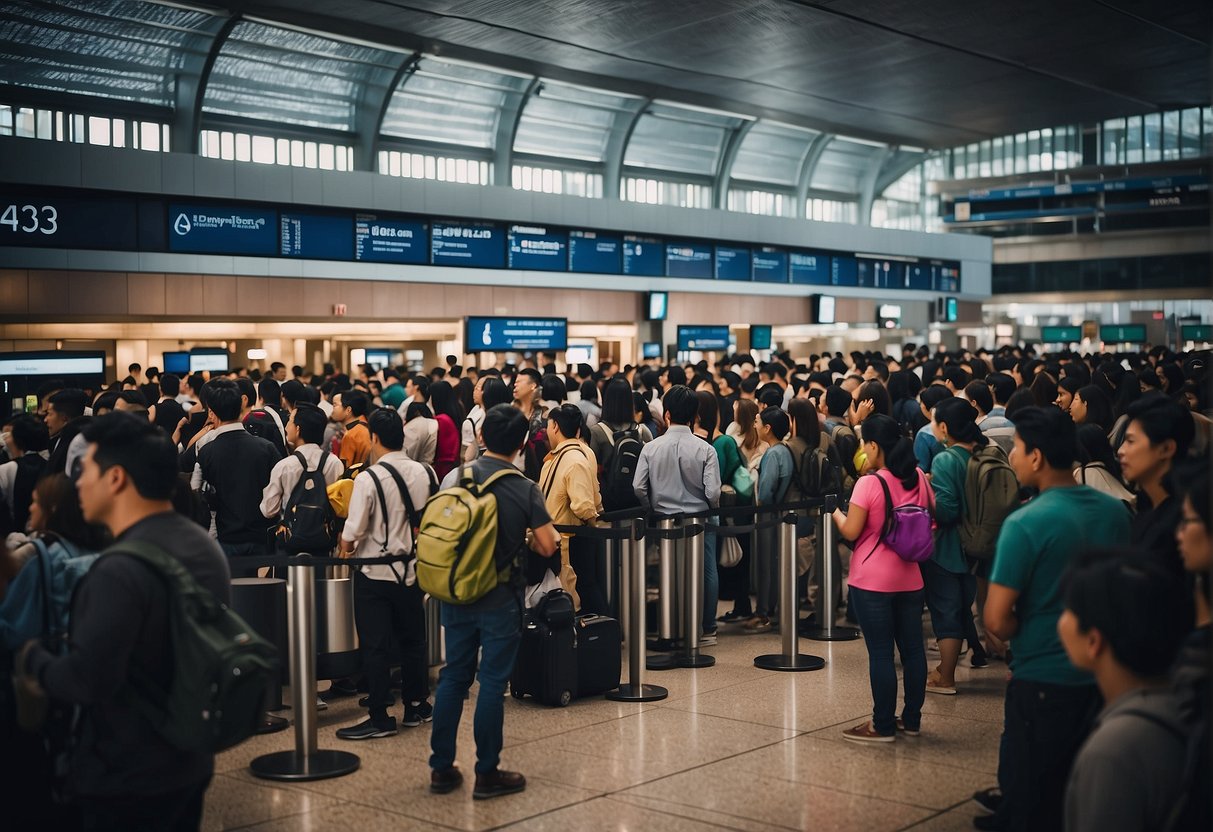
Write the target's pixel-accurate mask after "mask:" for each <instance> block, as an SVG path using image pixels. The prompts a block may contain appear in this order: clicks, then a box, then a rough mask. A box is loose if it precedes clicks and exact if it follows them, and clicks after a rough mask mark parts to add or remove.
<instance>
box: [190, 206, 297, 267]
mask: <svg viewBox="0 0 1213 832" xmlns="http://www.w3.org/2000/svg"><path fill="white" fill-rule="evenodd" d="M168 224H169V225H168V227H169V233H168V249H169V251H192V252H200V253H203V254H210V253H214V254H252V255H258V254H260V255H264V256H267V257H268V256H272V255H274V254H277V253H278V212H277V211H273V210H267V209H264V208H250V207H246V206H237V205H191V204H186V203H170V204H169V207H168Z"/></svg>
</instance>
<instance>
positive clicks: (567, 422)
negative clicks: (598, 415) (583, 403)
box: [548, 403, 582, 438]
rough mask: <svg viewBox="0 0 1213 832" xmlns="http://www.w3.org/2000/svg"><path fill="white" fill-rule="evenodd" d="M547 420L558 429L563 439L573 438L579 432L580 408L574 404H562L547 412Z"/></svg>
mask: <svg viewBox="0 0 1213 832" xmlns="http://www.w3.org/2000/svg"><path fill="white" fill-rule="evenodd" d="M548 418H549V419H551V420H552V421H553V422H555V423H556V427H558V428H560V433H561V434H562V435H563V436H564V437H565V438H575V437H576V436H577V434H579V433H580V432H581V421H582V417H581V408H580V407H578V406H577V405H575V404H567V403H566V404H562V405H560V406H559V407H553V408H552V409H551V410H550V411H548Z"/></svg>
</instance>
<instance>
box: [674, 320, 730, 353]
mask: <svg viewBox="0 0 1213 832" xmlns="http://www.w3.org/2000/svg"><path fill="white" fill-rule="evenodd" d="M728 348H729V328H728V327H727V326H680V327H678V350H679V351H680V352H687V351H689V350H727V349H728Z"/></svg>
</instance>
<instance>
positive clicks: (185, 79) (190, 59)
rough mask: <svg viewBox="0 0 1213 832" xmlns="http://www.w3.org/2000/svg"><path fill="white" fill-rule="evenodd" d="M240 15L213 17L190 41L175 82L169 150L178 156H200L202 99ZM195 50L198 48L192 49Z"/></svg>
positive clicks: (237, 13)
mask: <svg viewBox="0 0 1213 832" xmlns="http://www.w3.org/2000/svg"><path fill="white" fill-rule="evenodd" d="M240 17H241V15H240V13H239V12H235V13H233V14H232V15H231V16H230V17H221V16H217V17H213V18H211V19H210V20H208V21H207V22H206V23H205V24H204V25H203V26H201V27H200V28H199V29H198V35H197V36H196V40H195V42H194V43H193V44H191V43H190V42H189V41H186V44H185V45H186V48H185V50H184V52H185V57H184V59H183V61H182V71H181V72H180V73H179V74H178V75H177V76H176V78H175V79H174V80H175V81H176V84H175V87H176V89H175V91H174V107H173V121H172V124H171V125H170V129H169V149H170V150H172V151H173V152H174V153H197V152H198V133H199V130H200V128H201V126H202V99H203V97H204V96H205V95H206V85H207V83H208V82H209V81H210V77H211V69H213V68H214V66H215V60H216V59H217V58H218V57H219V52H220V51H221V50H222V49H223V44H224V43H225V42H226V41H227V37H228V35H230V34H231V33H232V29H234V28H235V27H236V24H237V23H239V22H240ZM190 46H195V47H196V48H192V49H191V48H189V47H190Z"/></svg>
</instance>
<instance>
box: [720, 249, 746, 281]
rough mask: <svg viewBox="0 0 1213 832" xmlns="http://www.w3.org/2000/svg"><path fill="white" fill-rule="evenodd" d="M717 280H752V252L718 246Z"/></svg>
mask: <svg viewBox="0 0 1213 832" xmlns="http://www.w3.org/2000/svg"><path fill="white" fill-rule="evenodd" d="M716 279H717V280H744V281H747V282H748V281H749V279H750V250H749V249H748V248H735V247H733V246H716Z"/></svg>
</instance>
